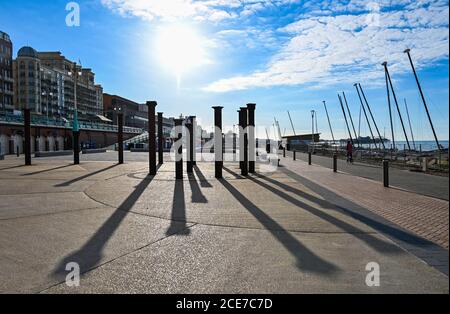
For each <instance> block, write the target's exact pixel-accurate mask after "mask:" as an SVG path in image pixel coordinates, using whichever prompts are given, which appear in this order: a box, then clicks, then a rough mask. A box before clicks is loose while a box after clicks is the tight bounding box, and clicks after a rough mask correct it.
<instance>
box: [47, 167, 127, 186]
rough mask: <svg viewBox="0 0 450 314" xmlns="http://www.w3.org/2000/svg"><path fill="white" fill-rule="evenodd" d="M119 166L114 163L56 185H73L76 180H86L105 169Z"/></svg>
mask: <svg viewBox="0 0 450 314" xmlns="http://www.w3.org/2000/svg"><path fill="white" fill-rule="evenodd" d="M117 166H118V164H114V165H111V166H108V167H106V168H103V169H100V170H97V171H94V172H91V173H88V174H85V175H83V176H81V177H78V178H75V179H72V180H69V181H66V182H63V183H59V184H56V185H55V187H62V186H69V185H71V184H73V183H75V182H78V181H81V180H84V179H86V178H89V177H92V176H95V175H96V174H99V173H102V172H104V171H108V170H110V169H112V168H114V167H117Z"/></svg>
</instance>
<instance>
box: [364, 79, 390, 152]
mask: <svg viewBox="0 0 450 314" xmlns="http://www.w3.org/2000/svg"><path fill="white" fill-rule="evenodd" d="M358 85H359V89H360V90H361V94H362V96H363V98H364V102H365V103H366V106H367V109H369V114H370V117H371V118H372V121H373V124H374V125H375V129H376V130H377V133H378V137H379V138H380V141H381V145H382V146H383V149H386V147H385V146H384V141H383V138H382V137H381V134H380V130H378V126H377V123H376V122H375V118H374V117H373V114H372V110H371V109H370V106H369V102H368V101H367V98H366V94H364V90H363V88H362V86H361V83H358Z"/></svg>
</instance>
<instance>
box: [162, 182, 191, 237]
mask: <svg viewBox="0 0 450 314" xmlns="http://www.w3.org/2000/svg"><path fill="white" fill-rule="evenodd" d="M190 232H191V231H190V230H189V228H187V224H186V202H185V201H184V181H183V180H175V188H174V191H173V200H172V214H171V221H170V226H169V228H168V229H167V231H166V235H172V234H174V233H177V234H179V235H189V234H190Z"/></svg>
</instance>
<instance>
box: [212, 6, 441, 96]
mask: <svg viewBox="0 0 450 314" xmlns="http://www.w3.org/2000/svg"><path fill="white" fill-rule="evenodd" d="M330 3H331V4H329V5H327V4H322V5H321V7H319V8H315V7H313V6H311V10H313V9H314V10H316V9H318V10H321V9H323V10H327V9H332V10H333V11H334V12H341V11H342V12H345V13H342V14H337V15H335V16H310V17H308V18H304V17H303V18H302V19H300V20H298V21H297V22H295V23H292V24H290V25H287V26H286V27H284V28H281V29H279V31H281V32H284V33H287V34H289V35H290V36H291V39H290V40H289V41H288V42H287V44H286V45H285V46H283V47H282V48H281V50H280V51H279V52H278V53H277V54H275V55H274V56H273V57H272V58H271V60H270V62H269V63H268V64H267V66H266V68H265V69H264V70H262V71H255V72H254V73H251V74H248V75H240V76H235V77H231V78H227V79H221V80H218V81H216V82H213V83H212V84H210V85H209V86H207V87H206V88H205V90H207V91H214V92H226V91H231V90H240V89H248V88H252V87H265V86H276V85H300V84H305V83H309V84H315V85H316V86H318V87H323V86H329V85H334V84H338V83H353V82H356V81H362V82H370V83H371V84H376V83H377V82H378V83H380V82H382V80H383V79H384V72H383V69H382V67H381V63H382V62H383V61H385V60H387V61H388V62H389V65H390V69H391V70H392V71H393V72H394V71H395V73H396V74H398V73H402V72H404V71H409V70H410V68H409V63H408V60H407V58H406V57H405V55H404V54H403V50H404V49H405V48H408V47H409V48H411V49H412V55H413V58H414V60H415V62H416V64H417V65H418V66H419V67H420V66H425V65H427V64H430V63H432V62H434V61H436V60H439V59H442V58H445V57H447V58H448V54H449V53H448V35H449V32H448V14H449V9H448V4H447V3H445V2H443V1H434V2H430V1H422V2H421V5H418V4H417V3H416V4H413V3H409V1H399V3H398V4H403V5H404V6H405V7H404V8H403V9H401V10H399V9H397V10H388V9H387V5H388V4H391V3H392V2H391V1H379V2H378V5H379V6H378V7H376V6H375V7H373V6H368V5H367V2H365V1H360V0H358V1H350V3H349V4H348V6H343V5H341V4H336V3H334V2H330ZM309 12H314V11H309ZM349 12H361V13H349Z"/></svg>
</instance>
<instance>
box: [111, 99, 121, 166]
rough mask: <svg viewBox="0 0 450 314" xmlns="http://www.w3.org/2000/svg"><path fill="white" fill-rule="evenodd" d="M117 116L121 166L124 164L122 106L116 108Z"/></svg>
mask: <svg viewBox="0 0 450 314" xmlns="http://www.w3.org/2000/svg"><path fill="white" fill-rule="evenodd" d="M113 110H114V111H115V112H116V116H117V143H118V146H119V147H118V157H119V164H123V111H122V107H121V106H114V108H113Z"/></svg>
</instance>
